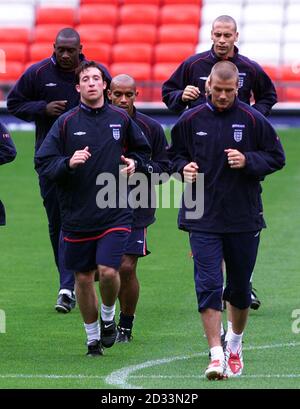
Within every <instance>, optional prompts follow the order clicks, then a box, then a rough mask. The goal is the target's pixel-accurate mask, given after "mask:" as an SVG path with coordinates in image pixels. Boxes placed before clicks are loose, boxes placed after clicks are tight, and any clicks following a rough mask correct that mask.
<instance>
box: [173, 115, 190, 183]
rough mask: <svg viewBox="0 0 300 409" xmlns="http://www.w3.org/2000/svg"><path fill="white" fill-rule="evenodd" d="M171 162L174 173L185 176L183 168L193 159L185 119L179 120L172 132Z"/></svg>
mask: <svg viewBox="0 0 300 409" xmlns="http://www.w3.org/2000/svg"><path fill="white" fill-rule="evenodd" d="M168 154H169V159H170V160H171V163H172V165H171V169H172V173H180V174H181V176H182V175H183V168H184V167H185V166H186V165H187V164H188V163H190V162H191V161H192V160H193V159H192V157H191V155H190V152H189V149H188V140H187V133H186V126H184V122H183V119H179V120H178V122H177V123H176V124H175V125H174V127H173V128H172V130H171V145H170V148H169V150H168Z"/></svg>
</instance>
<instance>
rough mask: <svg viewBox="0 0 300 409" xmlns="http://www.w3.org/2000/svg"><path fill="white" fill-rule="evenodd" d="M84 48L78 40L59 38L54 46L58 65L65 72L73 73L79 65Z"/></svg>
mask: <svg viewBox="0 0 300 409" xmlns="http://www.w3.org/2000/svg"><path fill="white" fill-rule="evenodd" d="M81 49H82V46H81V45H80V44H78V41H77V39H76V38H62V37H61V38H58V39H57V40H56V43H55V44H54V52H55V56H56V60H57V63H58V65H59V66H60V67H61V68H62V69H63V70H64V71H73V70H74V69H75V68H77V67H78V65H79V54H80V53H81Z"/></svg>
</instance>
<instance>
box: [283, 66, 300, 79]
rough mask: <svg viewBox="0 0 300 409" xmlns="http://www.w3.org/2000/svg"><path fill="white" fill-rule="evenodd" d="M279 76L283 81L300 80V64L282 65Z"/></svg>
mask: <svg viewBox="0 0 300 409" xmlns="http://www.w3.org/2000/svg"><path fill="white" fill-rule="evenodd" d="M279 78H280V79H281V80H282V81H300V65H282V66H281V67H279Z"/></svg>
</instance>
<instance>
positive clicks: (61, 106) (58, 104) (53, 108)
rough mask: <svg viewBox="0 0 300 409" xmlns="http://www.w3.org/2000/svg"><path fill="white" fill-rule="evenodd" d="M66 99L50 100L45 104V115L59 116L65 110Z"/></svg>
mask: <svg viewBox="0 0 300 409" xmlns="http://www.w3.org/2000/svg"><path fill="white" fill-rule="evenodd" d="M67 102H68V101H52V102H49V104H47V106H46V115H49V116H59V115H60V114H62V113H63V112H64V111H65V110H66V105H67Z"/></svg>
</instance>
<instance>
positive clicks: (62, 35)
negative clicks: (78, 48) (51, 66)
mask: <svg viewBox="0 0 300 409" xmlns="http://www.w3.org/2000/svg"><path fill="white" fill-rule="evenodd" d="M62 39H63V40H69V39H72V40H73V39H74V43H77V44H78V45H79V44H80V36H79V34H78V32H77V31H76V30H74V29H73V28H70V27H66V28H63V29H62V30H60V31H59V32H58V33H57V36H56V39H55V43H57V42H60V41H61V40H62Z"/></svg>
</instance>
